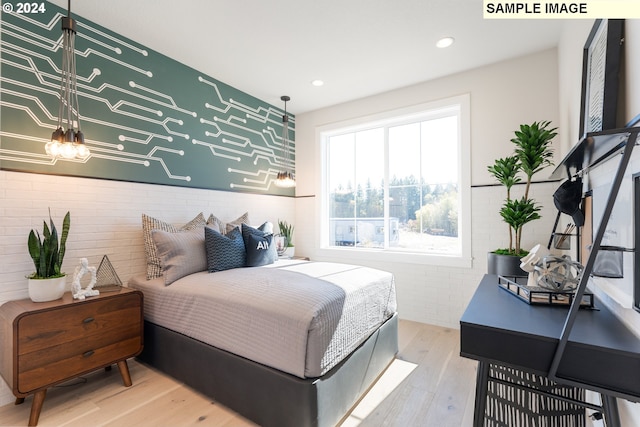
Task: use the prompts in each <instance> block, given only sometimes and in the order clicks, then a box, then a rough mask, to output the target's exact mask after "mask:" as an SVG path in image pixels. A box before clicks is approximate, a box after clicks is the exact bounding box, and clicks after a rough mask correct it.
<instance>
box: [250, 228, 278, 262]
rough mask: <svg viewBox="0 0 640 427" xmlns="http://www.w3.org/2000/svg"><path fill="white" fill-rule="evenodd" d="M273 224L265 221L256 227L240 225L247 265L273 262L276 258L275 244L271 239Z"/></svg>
mask: <svg viewBox="0 0 640 427" xmlns="http://www.w3.org/2000/svg"><path fill="white" fill-rule="evenodd" d="M269 229H270V230H273V224H271V223H269V222H265V223H264V224H262V225H261V226H260V227H258V228H253V227H250V226H248V225H246V224H243V225H242V237H243V239H244V246H245V248H246V250H247V260H246V262H245V265H246V266H247V267H258V266H260V265H267V264H273V263H274V262H275V261H276V260H277V259H278V252H277V250H276V244H275V241H274V239H273V232H268V231H266V230H269Z"/></svg>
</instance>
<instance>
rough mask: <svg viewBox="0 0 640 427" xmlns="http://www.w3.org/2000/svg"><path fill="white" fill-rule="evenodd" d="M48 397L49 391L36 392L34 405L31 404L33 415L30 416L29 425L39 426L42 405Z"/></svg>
mask: <svg viewBox="0 0 640 427" xmlns="http://www.w3.org/2000/svg"><path fill="white" fill-rule="evenodd" d="M46 396H47V389H44V390H40V391H36V394H35V395H34V396H33V403H32V404H31V415H29V425H30V426H37V425H38V419H39V418H40V411H41V410H42V404H43V403H44V398H45V397H46Z"/></svg>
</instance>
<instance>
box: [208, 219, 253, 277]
mask: <svg viewBox="0 0 640 427" xmlns="http://www.w3.org/2000/svg"><path fill="white" fill-rule="evenodd" d="M204 242H205V247H206V251H207V269H208V271H209V273H213V272H215V271H224V270H230V269H232V268H240V267H244V263H245V258H246V253H245V249H244V240H243V239H242V233H241V232H240V230H239V229H238V228H237V227H235V228H233V229H232V230H231V231H230V232H228V233H227V234H226V235H222V234H220V233H219V232H218V231H217V230H215V229H214V228H211V227H209V226H206V227H205V228H204Z"/></svg>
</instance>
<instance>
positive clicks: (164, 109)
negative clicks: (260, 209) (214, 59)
mask: <svg viewBox="0 0 640 427" xmlns="http://www.w3.org/2000/svg"><path fill="white" fill-rule="evenodd" d="M44 4H45V6H46V12H44V13H36V14H29V15H26V14H22V15H21V14H16V13H2V17H1V28H0V29H1V31H0V40H1V44H0V59H1V65H0V91H1V93H0V95H1V96H0V169H5V170H19V171H27V172H35V173H47V174H59V175H72V176H81V177H92V178H105V179H116V180H123V181H134V182H145V183H153V184H164V185H175V186H184V187H196V188H209V189H215V190H225V191H240V192H251V193H260V194H277V195H287V196H293V195H294V190H293V189H282V188H279V187H276V186H275V185H274V180H275V177H276V174H277V172H278V171H280V170H282V169H284V168H285V164H284V162H285V158H284V153H283V150H282V148H283V146H282V114H283V110H282V108H283V107H284V105H282V106H279V107H276V106H273V105H270V104H268V103H266V102H264V101H261V100H260V99H257V98H255V97H253V96H251V95H249V94H247V93H244V92H242V91H240V90H238V89H235V88H233V87H231V86H229V85H226V84H224V83H222V82H220V81H218V80H216V79H215V78H213V77H211V76H208V75H206V74H204V73H201V72H199V71H197V70H195V69H193V68H190V67H188V66H186V65H184V64H181V63H179V62H177V61H175V60H173V59H171V58H168V57H166V56H164V55H161V54H160V53H158V52H155V51H153V50H151V49H148V48H146V47H145V46H142V45H140V44H138V43H136V42H135V41H132V40H129V39H126V38H124V37H122V36H120V35H118V34H115V33H113V32H111V31H109V30H108V29H106V28H103V27H101V26H100V25H98V24H95V23H93V22H91V21H88V20H86V19H84V18H82V17H81V16H77V15H74V16H73V17H74V19H76V21H77V35H76V61H77V74H78V87H79V90H78V92H79V95H78V98H79V104H80V114H81V129H82V132H83V133H84V135H85V141H86V144H87V146H88V147H89V148H90V149H91V156H90V157H89V158H88V159H87V160H86V161H75V160H74V161H69V160H56V161H54V160H52V159H51V158H50V157H49V156H47V155H46V153H45V150H44V146H45V144H46V143H47V141H49V140H50V139H51V133H52V132H53V130H54V129H55V127H56V121H57V115H58V97H59V88H60V72H61V71H60V67H61V60H62V46H61V44H62V30H61V24H60V19H61V18H62V16H65V15H66V10H64V9H61V8H59V7H57V6H55V5H53V4H51V3H44ZM159 31H160V30H159ZM186 48H188V47H186ZM194 49H198V47H194ZM65 129H66V125H65ZM289 129H290V134H289V139H290V147H291V150H290V151H291V152H292V153H291V164H290V165H289V166H290V167H291V168H293V167H294V163H295V143H294V140H295V117H294V116H293V115H290V116H289Z"/></svg>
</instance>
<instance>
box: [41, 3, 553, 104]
mask: <svg viewBox="0 0 640 427" xmlns="http://www.w3.org/2000/svg"><path fill="white" fill-rule="evenodd" d="M50 1H51V2H52V3H55V4H57V5H58V6H61V7H64V8H65V9H66V7H67V1H66V0H50ZM72 13H73V15H76V14H77V15H79V17H84V18H86V19H89V20H91V21H94V22H95V23H97V24H99V25H102V26H104V27H106V28H108V29H110V30H112V31H115V32H116V33H119V34H121V35H123V36H125V37H128V38H130V39H132V40H134V41H136V42H138V43H141V44H142V45H145V46H147V47H148V48H151V49H153V50H156V51H158V52H160V53H162V54H164V55H167V56H169V57H171V58H173V59H176V60H178V61H180V62H182V63H184V64H186V65H188V66H190V67H192V68H195V69H197V70H199V71H201V72H203V73H205V74H207V75H209V76H211V77H214V78H216V79H218V80H220V81H222V82H224V83H226V84H229V85H231V86H233V87H235V88H236V89H240V90H242V91H244V92H247V93H249V94H250V95H253V96H255V97H257V98H260V99H262V100H264V101H266V102H268V103H271V104H274V105H282V102H281V101H280V96H281V95H289V96H291V102H289V104H288V110H289V111H290V112H292V113H294V114H300V113H303V112H308V111H312V110H316V109H319V108H322V107H327V106H331V105H335V104H339V103H342V102H346V101H350V100H353V99H358V98H363V97H366V96H370V95H374V94H377V93H382V92H386V91H389V90H393V89H397V88H400V87H405V86H409V85H412V84H415V83H419V82H423V81H427V80H430V79H434V78H437V77H441V76H444V75H447V74H451V73H455V72H459V71H464V70H468V69H471V68H475V67H478V66H481V65H485V64H490V63H493V62H497V61H501V60H505V59H508V58H513V57H517V56H522V55H526V54H528V53H531V52H536V51H540V50H544V49H549V48H552V47H554V46H557V43H558V40H559V37H560V34H561V29H562V25H563V21H561V20H485V19H483V17H482V0H320V1H318V0H316V1H311V0H182V1H175V0H108V1H104V0H82V1H77V0H76V1H75V2H72ZM443 36H452V37H454V38H455V39H456V42H455V43H454V45H453V46H451V47H449V48H447V49H438V48H436V47H435V42H436V41H437V40H438V39H439V38H441V37H443ZM314 79H322V80H324V82H325V85H324V86H322V87H314V86H312V85H311V81H312V80H314Z"/></svg>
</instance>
